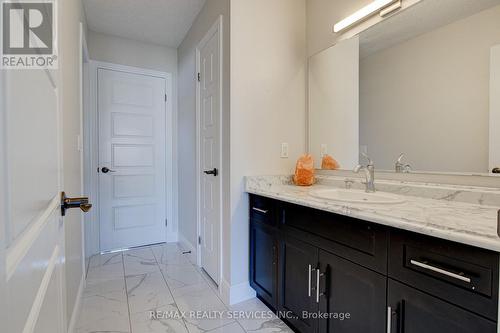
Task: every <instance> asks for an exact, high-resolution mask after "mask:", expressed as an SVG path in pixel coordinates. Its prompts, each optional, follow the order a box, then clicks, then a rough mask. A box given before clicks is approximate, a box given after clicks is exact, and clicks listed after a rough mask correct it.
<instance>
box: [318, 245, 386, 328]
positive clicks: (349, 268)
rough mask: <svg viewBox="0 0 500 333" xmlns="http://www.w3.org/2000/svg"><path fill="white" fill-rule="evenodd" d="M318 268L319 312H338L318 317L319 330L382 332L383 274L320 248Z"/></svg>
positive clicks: (384, 282) (383, 311) (384, 299)
mask: <svg viewBox="0 0 500 333" xmlns="http://www.w3.org/2000/svg"><path fill="white" fill-rule="evenodd" d="M318 272H320V280H319V282H320V290H319V292H320V295H321V296H320V298H319V300H320V303H319V310H320V313H325V314H330V313H333V314H338V315H337V316H336V317H334V318H325V319H320V320H319V332H321V333H334V332H335V333H336V332H352V333H354V332H366V333H378V332H380V333H382V332H386V330H385V328H386V325H385V324H386V318H385V308H386V306H385V305H386V277H385V276H383V275H381V274H379V273H377V272H374V271H372V270H369V269H367V268H364V267H362V266H360V265H357V264H355V263H352V262H351V261H349V260H346V259H343V258H341V257H339V256H336V255H334V254H331V253H329V252H326V251H323V250H320V251H319V269H318ZM347 315H349V318H347ZM342 318H343V319H342Z"/></svg>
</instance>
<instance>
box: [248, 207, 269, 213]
mask: <svg viewBox="0 0 500 333" xmlns="http://www.w3.org/2000/svg"><path fill="white" fill-rule="evenodd" d="M252 209H253V210H255V211H256V212H259V213H262V214H267V212H268V210H264V209H260V208H257V207H252Z"/></svg>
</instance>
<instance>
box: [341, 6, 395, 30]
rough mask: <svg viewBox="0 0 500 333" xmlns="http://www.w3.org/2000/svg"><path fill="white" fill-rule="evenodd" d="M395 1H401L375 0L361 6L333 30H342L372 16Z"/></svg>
mask: <svg viewBox="0 0 500 333" xmlns="http://www.w3.org/2000/svg"><path fill="white" fill-rule="evenodd" d="M395 2H400V1H398V0H375V1H373V2H372V3H371V4H369V5H367V6H365V7H363V8H361V9H360V10H358V11H357V12H355V13H354V14H352V15H350V16H348V17H346V18H345V19H343V20H342V21H340V22H338V23H337V24H335V25H334V26H333V32H339V31H342V30H344V29H346V28H349V27H350V26H352V25H354V24H355V23H359V22H361V21H363V20H366V19H367V18H368V17H370V16H372V15H373V14H375V13H376V12H378V11H380V10H382V9H385V8H386V7H388V6H389V5H392V4H394V3H395ZM391 12H392V11H391Z"/></svg>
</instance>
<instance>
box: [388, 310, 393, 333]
mask: <svg viewBox="0 0 500 333" xmlns="http://www.w3.org/2000/svg"><path fill="white" fill-rule="evenodd" d="M391 324H392V308H391V307H390V306H388V307H387V333H391Z"/></svg>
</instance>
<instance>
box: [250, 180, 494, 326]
mask: <svg viewBox="0 0 500 333" xmlns="http://www.w3.org/2000/svg"><path fill="white" fill-rule="evenodd" d="M331 188H332V187H330V186H326V185H321V184H319V185H314V186H313V187H310V188H300V187H296V186H293V185H290V184H289V182H288V180H287V178H286V177H281V178H280V177H274V178H273V177H267V178H266V177H249V178H247V192H249V193H251V194H250V197H249V200H250V202H249V208H250V212H249V214H250V284H251V286H252V287H253V288H254V289H255V290H256V292H257V295H258V297H259V298H261V299H262V300H263V301H264V302H266V303H267V304H268V305H269V306H270V307H272V308H273V309H274V310H276V311H277V312H279V315H280V316H281V317H282V318H283V319H284V320H285V321H286V322H287V323H288V324H289V325H290V326H291V327H292V328H293V329H294V330H296V331H297V332H425V333H434V332H435V333H438V332H439V333H445V332H453V333H457V332H478V333H479V332H481V333H487V332H492V333H493V332H497V321H498V294H499V252H500V238H499V237H498V235H497V234H496V214H497V210H496V209H495V208H494V207H492V206H481V205H478V204H472V203H465V202H454V201H450V200H438V199H433V198H423V197H417V196H406V195H396V194H392V195H393V196H399V197H401V198H403V199H402V201H400V202H392V203H387V204H384V203H367V204H364V203H356V202H352V203H348V202H342V201H335V200H328V199H322V198H319V197H317V196H314V192H315V191H317V190H318V189H323V190H324V189H331ZM353 191H354V193H358V192H359V190H356V189H354V190H353ZM405 191H408V189H406V190H405ZM410 192H411V191H410ZM311 194H313V195H311ZM441 194H442V193H440V195H441ZM497 194H498V193H497ZM486 196H488V194H486ZM484 197H485V195H484V194H483V195H482V198H483V199H484ZM467 221H468V223H467Z"/></svg>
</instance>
